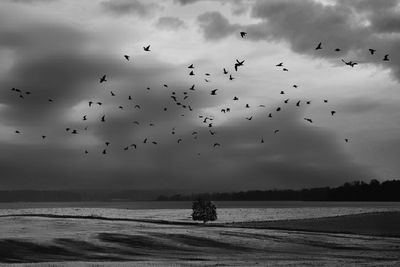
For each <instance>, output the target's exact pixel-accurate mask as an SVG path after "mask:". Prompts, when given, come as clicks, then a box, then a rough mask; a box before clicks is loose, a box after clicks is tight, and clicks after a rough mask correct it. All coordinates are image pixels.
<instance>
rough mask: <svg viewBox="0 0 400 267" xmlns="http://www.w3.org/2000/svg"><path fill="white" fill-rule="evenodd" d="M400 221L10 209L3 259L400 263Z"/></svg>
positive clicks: (46, 262)
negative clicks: (206, 220)
mask: <svg viewBox="0 0 400 267" xmlns="http://www.w3.org/2000/svg"><path fill="white" fill-rule="evenodd" d="M398 225H400V213H399V212H380V213H365V214H357V215H345V216H336V217H329V218H318V219H314V218H313V219H298V220H281V221H273V222H271V221H268V222H261V221H258V222H239V223H233V224H232V223H220V224H213V225H205V226H204V225H201V224H200V225H199V224H192V223H184V222H181V223H173V222H172V223H171V222H168V223H166V222H160V221H151V220H150V221H146V220H142V221H141V220H132V219H127V220H104V219H102V218H97V219H96V218H93V217H90V216H89V217H86V218H83V217H82V218H77V217H74V216H66V217H62V216H60V217H47V216H34V217H32V216H26V215H23V216H6V217H1V218H0V229H2V235H1V239H0V262H2V263H20V264H27V263H37V264H39V265H40V266H54V265H62V266H78V265H93V266H102V265H109V266H132V265H140V266H143V265H151V266H165V265H198V266H203V265H209V266H213V265H216V264H218V265H233V266H254V265H263V266H265V265H269V266H291V265H292V266H298V265H307V266H343V265H357V266H387V265H399V264H400V253H399V250H400V238H399V237H400V231H399V227H398ZM29 266H31V264H29Z"/></svg>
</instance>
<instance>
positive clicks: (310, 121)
mask: <svg viewBox="0 0 400 267" xmlns="http://www.w3.org/2000/svg"><path fill="white" fill-rule="evenodd" d="M304 120H306V121H308V122H309V123H312V122H313V121H312V119H309V118H304Z"/></svg>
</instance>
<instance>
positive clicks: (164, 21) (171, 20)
mask: <svg viewBox="0 0 400 267" xmlns="http://www.w3.org/2000/svg"><path fill="white" fill-rule="evenodd" d="M156 26H157V28H159V29H161V30H178V29H181V28H185V27H186V25H185V22H184V21H183V20H181V19H180V18H176V17H161V18H159V19H158V21H157V24H156Z"/></svg>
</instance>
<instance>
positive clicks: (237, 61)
mask: <svg viewBox="0 0 400 267" xmlns="http://www.w3.org/2000/svg"><path fill="white" fill-rule="evenodd" d="M243 63H244V60H242V61H239V60H238V59H236V63H235V71H237V70H238V67H240V66H243Z"/></svg>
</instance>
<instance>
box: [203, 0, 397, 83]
mask: <svg viewBox="0 0 400 267" xmlns="http://www.w3.org/2000/svg"><path fill="white" fill-rule="evenodd" d="M377 6H379V7H377ZM398 7H399V4H398V2H397V1H387V2H386V1H385V3H383V4H382V5H377V4H376V1H375V2H373V1H338V2H336V3H334V4H333V5H327V4H323V3H321V2H316V1H312V0H306V1H291V0H283V1H274V0H272V1H257V2H255V3H254V4H253V6H252V8H251V17H252V18H254V19H258V20H260V22H258V23H255V24H249V25H238V24H231V23H230V22H229V21H228V19H227V18H225V17H224V16H223V15H222V14H220V13H219V12H212V13H210V12H207V13H204V14H202V15H200V16H199V25H200V28H201V29H202V31H203V34H204V37H205V38H206V39H207V40H220V39H222V38H225V37H228V36H230V35H232V34H234V33H235V32H237V31H239V29H240V30H243V29H244V30H245V31H246V32H248V35H247V36H246V40H253V41H268V42H276V41H279V42H285V43H287V44H288V45H289V47H290V48H291V49H292V50H293V51H294V52H296V53H299V54H306V55H309V56H312V57H323V58H327V59H329V60H337V59H338V57H339V58H343V57H346V56H349V57H351V58H349V59H347V60H353V61H358V62H362V63H364V64H366V63H372V64H375V65H378V66H381V67H384V68H389V69H390V70H391V71H392V73H393V74H394V77H395V78H396V79H397V80H400V55H399V54H398V53H397V50H396V48H395V47H398V46H399V45H400V40H399V39H398V38H393V34H397V33H399V32H400V28H399V26H398V25H399V24H398V23H397V22H398V20H399V19H398V18H399V17H400V11H399V10H400V9H399V8H398ZM376 8H378V9H379V10H380V12H379V15H378V13H377V12H376ZM319 42H322V47H323V49H322V50H319V51H318V52H316V51H315V50H314V48H315V47H316V45H317V44H318V43H319ZM336 48H340V49H341V51H340V52H336V51H335V49H336ZM369 48H374V49H377V51H378V53H377V55H375V56H374V57H371V56H370V55H369V52H368V49H369ZM384 54H389V55H390V62H383V61H382V59H383V55H384Z"/></svg>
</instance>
